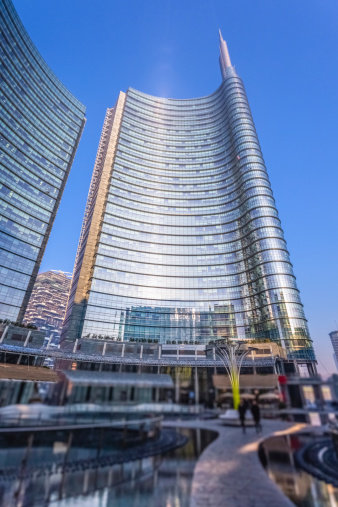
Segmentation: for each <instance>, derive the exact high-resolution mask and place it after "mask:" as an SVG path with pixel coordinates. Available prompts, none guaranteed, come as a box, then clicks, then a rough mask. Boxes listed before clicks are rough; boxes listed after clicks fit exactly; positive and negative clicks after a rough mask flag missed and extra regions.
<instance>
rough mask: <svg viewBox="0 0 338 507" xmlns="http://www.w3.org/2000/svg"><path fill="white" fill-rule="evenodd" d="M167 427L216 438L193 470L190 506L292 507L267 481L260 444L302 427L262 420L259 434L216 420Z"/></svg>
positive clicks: (276, 487) (171, 422)
mask: <svg viewBox="0 0 338 507" xmlns="http://www.w3.org/2000/svg"><path fill="white" fill-rule="evenodd" d="M163 426H166V427H170V426H171V427H181V428H192V429H196V428H200V429H206V430H210V431H216V432H217V433H218V434H219V435H218V438H216V439H215V440H214V441H213V442H212V443H211V444H210V445H209V446H208V447H206V449H204V451H203V452H202V454H201V455H200V457H199V459H198V461H197V463H196V465H195V469H194V475H193V480H192V486H191V496H190V507H208V506H210V507H224V505H226V506H227V507H244V506H249V505H250V507H268V506H269V507H270V505H273V506H274V507H294V504H293V503H292V502H291V500H289V499H288V498H287V497H286V496H285V495H284V493H283V492H282V491H281V489H280V488H279V487H278V486H277V485H276V484H275V483H274V482H273V481H272V480H271V479H270V478H269V476H268V474H267V473H266V471H265V469H264V468H263V466H262V464H261V462H260V460H259V456H258V447H259V444H260V443H261V442H262V441H263V440H265V439H266V438H269V437H272V436H274V435H277V434H281V433H289V432H296V431H299V430H300V429H302V428H304V427H305V425H300V424H295V423H286V422H282V421H272V420H264V421H262V426H263V428H262V432H261V433H259V434H256V431H255V429H254V428H247V432H246V434H244V435H243V433H242V431H241V429H240V428H236V427H235V428H233V427H229V426H227V427H226V426H223V425H222V424H221V422H220V421H218V420H208V421H205V420H196V421H168V422H164V423H163Z"/></svg>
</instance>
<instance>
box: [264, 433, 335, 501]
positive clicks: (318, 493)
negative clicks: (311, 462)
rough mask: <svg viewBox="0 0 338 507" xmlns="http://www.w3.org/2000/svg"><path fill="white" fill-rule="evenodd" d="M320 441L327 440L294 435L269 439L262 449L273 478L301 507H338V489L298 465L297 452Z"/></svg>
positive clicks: (307, 434) (321, 437) (269, 472)
mask: <svg viewBox="0 0 338 507" xmlns="http://www.w3.org/2000/svg"><path fill="white" fill-rule="evenodd" d="M319 439H323V436H318V435H317V436H316V435H315V434H313V433H294V434H289V435H279V436H275V437H271V438H268V439H266V440H265V441H264V442H263V443H262V444H261V445H260V449H259V454H260V459H261V461H262V463H263V465H264V467H265V469H266V471H267V473H268V474H269V477H270V478H271V479H272V480H273V481H274V482H275V483H276V484H277V485H278V486H279V487H280V488H281V490H282V491H283V492H284V494H285V495H286V496H288V497H289V498H290V500H292V502H293V503H294V504H295V505H296V506H297V507H337V506H338V489H337V488H335V487H334V486H332V485H331V484H327V483H326V482H323V481H320V480H318V479H316V478H315V477H313V476H312V475H310V474H308V473H307V472H305V471H304V470H302V469H301V468H300V467H299V466H298V465H297V459H296V453H297V451H299V450H300V449H301V448H303V447H304V446H306V445H308V444H310V443H313V442H316V441H317V440H319Z"/></svg>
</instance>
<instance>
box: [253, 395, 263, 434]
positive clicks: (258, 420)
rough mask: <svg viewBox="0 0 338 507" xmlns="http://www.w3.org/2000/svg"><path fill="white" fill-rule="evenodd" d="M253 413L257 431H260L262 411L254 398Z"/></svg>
mask: <svg viewBox="0 0 338 507" xmlns="http://www.w3.org/2000/svg"><path fill="white" fill-rule="evenodd" d="M251 413H252V417H253V420H254V421H255V427H256V433H259V432H260V431H262V425H261V411H260V408H259V405H258V403H257V401H256V400H253V402H252V405H251Z"/></svg>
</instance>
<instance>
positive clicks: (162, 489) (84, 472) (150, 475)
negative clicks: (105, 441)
mask: <svg viewBox="0 0 338 507" xmlns="http://www.w3.org/2000/svg"><path fill="white" fill-rule="evenodd" d="M178 431H179V433H180V434H181V435H184V436H186V437H187V439H188V440H187V443H186V444H185V445H184V446H182V447H180V448H178V449H176V450H173V451H170V452H168V453H165V454H164V455H162V456H161V455H158V456H153V457H147V458H143V459H139V460H137V461H131V462H130V461H129V462H124V463H123V464H121V463H118V464H115V465H113V466H100V467H92V468H86V469H81V467H77V469H73V470H67V472H66V473H62V471H60V470H57V469H55V471H54V472H53V473H50V472H49V471H46V470H44V469H43V468H42V470H41V471H40V472H39V473H38V474H35V475H34V476H32V477H29V478H24V477H22V478H20V477H16V478H15V479H14V478H13V477H8V480H7V481H6V480H2V481H1V482H0V504H1V505H4V506H5V505H6V507H7V506H17V505H20V506H22V507H30V506H38V505H39V506H40V505H44V506H48V505H50V506H53V507H73V506H77V505H78V506H81V507H86V506H88V507H89V506H90V507H108V506H114V507H158V506H161V505H165V506H166V507H171V506H172V507H188V505H189V496H190V487H191V481H192V476H193V470H194V467H195V464H196V460H197V458H198V456H199V455H200V454H201V452H202V451H203V449H204V448H205V447H206V446H207V445H209V444H210V443H211V442H212V441H213V440H214V438H216V437H217V433H215V432H212V431H207V430H199V429H197V430H190V429H180V430H178ZM111 484H114V486H110V485H111ZM116 484H117V485H116Z"/></svg>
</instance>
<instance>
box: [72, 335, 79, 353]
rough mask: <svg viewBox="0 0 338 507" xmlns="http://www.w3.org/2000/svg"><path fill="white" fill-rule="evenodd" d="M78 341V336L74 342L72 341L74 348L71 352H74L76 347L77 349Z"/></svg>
mask: <svg viewBox="0 0 338 507" xmlns="http://www.w3.org/2000/svg"><path fill="white" fill-rule="evenodd" d="M78 343H79V339H78V338H76V340H75V343H74V348H73V354H75V352H76V349H77V344H78Z"/></svg>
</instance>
